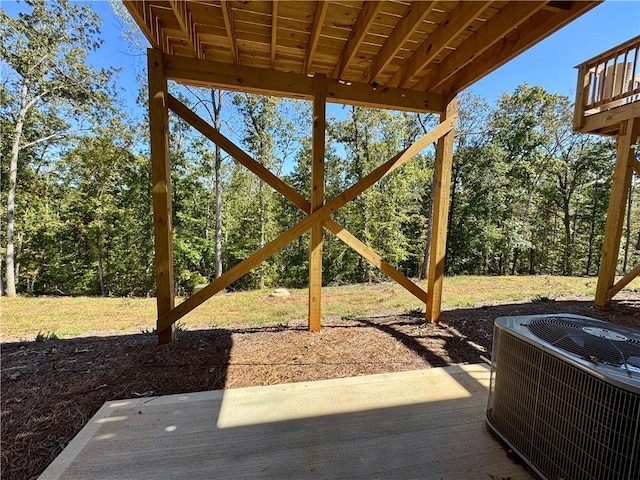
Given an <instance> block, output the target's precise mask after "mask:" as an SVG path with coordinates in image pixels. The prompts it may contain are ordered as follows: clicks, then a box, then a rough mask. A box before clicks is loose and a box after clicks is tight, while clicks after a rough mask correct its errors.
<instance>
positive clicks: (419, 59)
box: [389, 2, 491, 87]
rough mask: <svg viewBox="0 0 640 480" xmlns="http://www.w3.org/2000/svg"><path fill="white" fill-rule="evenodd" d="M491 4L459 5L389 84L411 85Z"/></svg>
mask: <svg viewBox="0 0 640 480" xmlns="http://www.w3.org/2000/svg"><path fill="white" fill-rule="evenodd" d="M490 4H491V2H460V3H458V5H457V6H456V7H455V8H454V9H453V10H452V11H451V13H450V14H449V16H448V17H447V20H446V21H444V22H443V23H441V24H440V25H439V26H438V28H436V29H435V30H434V32H433V33H432V34H431V35H429V36H428V37H427V39H426V40H425V41H424V42H422V44H421V45H420V46H419V47H418V49H417V50H416V51H415V52H414V53H413V55H411V57H410V58H409V59H408V60H407V61H406V62H405V64H404V65H403V66H402V68H400V69H399V70H398V71H397V72H396V73H395V75H394V76H393V77H392V78H391V81H390V82H389V83H390V84H391V85H393V86H400V87H406V86H409V85H411V84H412V80H413V79H414V77H416V76H417V75H419V73H420V72H421V70H422V69H423V68H425V67H426V66H427V65H429V64H430V63H431V62H432V61H434V60H435V59H436V58H437V57H438V56H439V55H440V54H441V53H442V52H443V51H444V50H445V49H446V48H447V45H448V43H449V42H450V41H451V38H455V37H457V36H458V35H460V33H462V32H463V31H464V30H466V29H467V28H468V27H469V26H470V25H471V24H472V23H473V22H474V21H475V20H476V19H477V18H478V16H479V15H480V14H481V13H482V12H483V11H484V10H486V9H487V7H489V5H490Z"/></svg>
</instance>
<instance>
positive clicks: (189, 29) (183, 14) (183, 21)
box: [169, 0, 204, 58]
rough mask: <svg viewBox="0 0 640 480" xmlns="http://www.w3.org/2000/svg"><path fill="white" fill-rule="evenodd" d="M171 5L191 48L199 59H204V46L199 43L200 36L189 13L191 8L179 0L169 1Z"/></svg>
mask: <svg viewBox="0 0 640 480" xmlns="http://www.w3.org/2000/svg"><path fill="white" fill-rule="evenodd" d="M169 5H171V8H172V10H173V13H174V14H175V16H176V19H177V20H178V23H179V24H180V29H181V30H182V33H183V34H184V36H185V37H186V39H187V42H188V43H189V47H190V48H191V49H192V50H193V52H194V55H195V56H196V57H197V58H204V55H203V52H202V46H201V44H200V42H199V41H198V36H197V33H196V27H195V24H194V23H193V19H192V17H191V13H190V12H189V8H188V7H187V3H186V2H180V1H178V0H169Z"/></svg>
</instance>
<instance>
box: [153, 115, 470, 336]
mask: <svg viewBox="0 0 640 480" xmlns="http://www.w3.org/2000/svg"><path fill="white" fill-rule="evenodd" d="M457 120H458V117H457V116H452V117H450V118H449V117H447V119H446V120H445V121H444V122H443V123H441V124H440V125H438V126H437V127H435V128H434V129H433V130H431V131H430V132H429V133H427V134H426V135H423V136H422V137H420V138H419V139H418V140H416V142H414V143H413V144H412V145H411V146H410V147H408V148H406V149H405V150H403V151H402V152H400V153H398V154H397V155H396V156H394V157H393V158H391V159H390V160H388V161H387V162H385V163H384V164H382V165H380V166H379V167H378V168H376V169H375V170H373V171H372V172H371V173H369V174H368V175H366V176H365V177H364V178H362V179H361V180H360V181H359V182H357V183H356V184H355V185H352V186H351V187H349V188H348V189H347V190H345V191H344V192H342V193H340V194H339V195H337V196H336V197H335V198H333V199H332V200H331V201H330V202H328V203H326V204H325V205H324V206H323V207H321V208H320V209H319V210H316V211H315V212H313V213H310V214H309V215H307V216H306V217H305V218H304V219H303V220H301V221H300V222H298V223H297V224H296V225H294V226H293V227H291V228H290V229H289V230H287V231H286V232H284V233H283V234H281V235H280V236H279V237H278V238H276V239H274V240H272V241H271V242H269V243H267V244H266V245H265V246H264V247H263V248H261V249H260V250H258V251H257V252H255V253H254V254H252V255H251V256H249V257H247V258H246V259H244V260H243V261H242V262H240V263H239V264H237V265H236V266H235V267H233V268H231V269H229V270H227V271H226V272H225V273H223V274H222V276H220V277H219V278H217V279H216V280H215V281H213V282H212V283H211V284H209V285H207V286H206V287H205V288H203V289H202V290H200V291H199V292H197V293H194V294H193V295H192V296H190V297H189V298H187V299H186V300H185V301H184V302H182V303H181V304H180V305H177V306H176V307H175V308H174V309H173V310H171V311H169V312H167V313H166V314H165V315H163V316H162V317H161V318H160V319H159V320H158V324H159V328H162V329H164V328H167V327H169V326H171V325H173V324H174V323H175V322H176V321H178V320H179V319H180V318H182V317H183V316H184V315H186V314H187V313H189V312H190V311H192V310H193V309H194V308H196V307H198V306H199V305H201V304H202V303H203V302H205V301H206V300H207V299H209V298H211V297H212V296H213V295H215V294H216V293H218V292H219V291H221V290H223V289H224V288H226V287H227V286H229V285H230V284H231V283H233V282H235V281H236V280H237V279H239V278H240V277H242V276H243V275H245V274H246V273H247V272H249V271H250V270H252V269H253V268H255V267H257V266H258V265H260V263H262V262H263V261H265V260H267V259H268V258H270V257H271V256H272V255H274V254H276V253H277V252H279V251H280V250H282V249H283V248H284V247H286V246H287V245H288V244H289V243H291V242H292V241H294V240H295V239H296V238H298V237H299V236H300V235H302V234H303V233H305V232H306V231H307V230H309V229H310V228H312V227H313V226H314V225H315V224H316V223H318V222H322V221H324V220H325V219H327V218H328V217H329V216H330V215H332V214H334V213H335V212H337V211H338V210H339V209H340V208H342V207H343V206H344V205H346V204H347V203H349V202H350V201H351V200H353V199H354V198H356V197H357V196H358V195H360V194H361V193H362V192H364V191H365V190H366V189H368V188H369V187H370V186H371V185H373V184H374V183H376V182H377V181H378V180H380V179H382V178H384V177H386V176H387V175H389V174H390V173H392V172H393V171H395V170H396V169H397V168H399V167H401V166H402V165H404V164H405V163H407V162H408V161H409V160H411V159H412V158H413V157H414V156H415V155H417V154H418V153H419V152H420V151H422V150H423V149H424V148H425V147H427V146H428V145H430V144H431V143H433V142H434V141H435V140H436V139H438V138H440V137H441V136H443V135H445V134H446V133H448V132H450V131H451V130H452V129H453V128H454V126H455V124H456V122H457Z"/></svg>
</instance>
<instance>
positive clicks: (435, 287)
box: [425, 99, 458, 323]
mask: <svg viewBox="0 0 640 480" xmlns="http://www.w3.org/2000/svg"><path fill="white" fill-rule="evenodd" d="M457 109H458V103H457V100H456V99H453V100H451V101H450V102H449V104H448V105H447V109H446V111H445V113H443V114H442V115H441V116H440V121H441V122H446V121H447V120H448V119H450V118H452V117H457V115H458V111H457ZM453 137H454V132H453V130H451V131H449V132H447V134H446V135H444V136H442V137H440V139H439V140H438V146H437V148H436V165H435V174H434V179H435V185H434V193H433V215H432V217H431V218H432V220H431V221H432V225H431V250H430V251H429V269H428V273H427V308H426V310H425V315H426V318H427V320H430V321H432V322H436V323H437V322H439V321H440V309H441V305H442V283H443V280H444V260H445V257H446V250H447V227H448V225H447V223H448V220H449V203H450V197H451V168H452V165H453Z"/></svg>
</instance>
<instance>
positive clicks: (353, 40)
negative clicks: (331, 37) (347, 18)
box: [333, 0, 383, 78]
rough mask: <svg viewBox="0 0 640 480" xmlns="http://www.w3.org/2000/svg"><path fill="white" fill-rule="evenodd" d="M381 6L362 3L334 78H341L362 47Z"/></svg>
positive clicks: (368, 2) (373, 3)
mask: <svg viewBox="0 0 640 480" xmlns="http://www.w3.org/2000/svg"><path fill="white" fill-rule="evenodd" d="M382 4H383V2H380V1H373V0H369V1H367V2H364V4H363V7H362V11H361V12H360V15H359V16H358V19H357V20H356V23H355V25H354V26H353V28H352V29H351V35H350V36H349V40H348V41H347V44H346V45H345V47H344V49H343V50H342V53H341V54H340V60H338V63H337V64H336V68H335V70H334V71H333V77H334V78H341V77H342V74H343V73H344V71H345V70H346V69H347V67H348V66H349V64H350V63H351V62H352V61H353V59H354V57H355V56H356V54H357V53H358V50H359V49H360V46H361V45H362V42H364V37H365V36H366V35H367V33H368V32H369V29H370V28H371V25H373V21H374V20H375V18H376V15H378V12H379V11H380V8H381V7H382Z"/></svg>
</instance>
